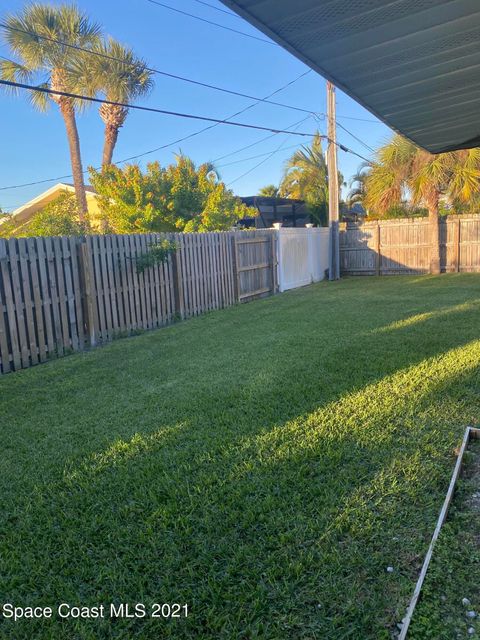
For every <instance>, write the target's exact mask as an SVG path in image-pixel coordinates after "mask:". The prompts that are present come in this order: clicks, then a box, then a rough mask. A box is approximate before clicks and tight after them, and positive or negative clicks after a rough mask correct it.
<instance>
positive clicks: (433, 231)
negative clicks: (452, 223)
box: [428, 194, 441, 275]
mask: <svg viewBox="0 0 480 640" xmlns="http://www.w3.org/2000/svg"><path fill="white" fill-rule="evenodd" d="M438 201H439V196H438V194H435V196H434V197H432V199H431V201H430V202H429V203H428V221H429V223H430V224H429V227H430V247H431V249H430V273H433V274H437V275H438V274H439V273H440V272H441V270H440V216H439V213H438Z"/></svg>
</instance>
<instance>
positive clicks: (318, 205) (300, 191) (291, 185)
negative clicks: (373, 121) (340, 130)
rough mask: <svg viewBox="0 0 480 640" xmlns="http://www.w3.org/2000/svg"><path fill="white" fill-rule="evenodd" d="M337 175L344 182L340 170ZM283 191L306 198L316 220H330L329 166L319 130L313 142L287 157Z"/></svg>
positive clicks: (294, 196)
mask: <svg viewBox="0 0 480 640" xmlns="http://www.w3.org/2000/svg"><path fill="white" fill-rule="evenodd" d="M338 179H339V183H342V182H343V178H342V176H341V175H340V174H339V176H338ZM280 194H281V195H282V196H283V197H286V198H295V199H299V200H305V202H306V203H307V205H308V208H309V211H310V214H311V215H312V217H313V218H315V219H316V220H317V222H319V223H320V224H326V223H327V222H328V170H327V163H326V161H325V157H324V155H323V149H322V138H321V136H320V133H319V132H317V133H316V135H315V137H314V138H313V141H312V144H311V146H306V145H303V146H302V147H301V148H300V149H298V150H297V151H295V153H294V154H293V155H292V157H291V158H290V159H289V160H287V163H286V165H285V173H284V175H283V179H282V182H281V184H280Z"/></svg>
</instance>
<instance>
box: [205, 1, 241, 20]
mask: <svg viewBox="0 0 480 640" xmlns="http://www.w3.org/2000/svg"><path fill="white" fill-rule="evenodd" d="M193 1H194V2H197V3H198V4H203V5H204V6H205V7H210V9H215V11H220V12H221V13H226V14H227V16H230V17H231V18H238V19H239V20H241V19H242V18H240V16H238V15H237V14H236V13H233V12H232V11H227V10H226V9H222V8H221V7H216V6H215V5H213V4H210V3H209V2H205V0H193Z"/></svg>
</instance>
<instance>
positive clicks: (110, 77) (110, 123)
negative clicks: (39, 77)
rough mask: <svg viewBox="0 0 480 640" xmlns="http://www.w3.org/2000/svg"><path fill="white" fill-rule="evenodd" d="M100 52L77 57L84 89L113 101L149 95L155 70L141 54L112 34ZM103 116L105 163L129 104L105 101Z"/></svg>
mask: <svg viewBox="0 0 480 640" xmlns="http://www.w3.org/2000/svg"><path fill="white" fill-rule="evenodd" d="M93 51H94V52H95V53H96V54H99V55H96V56H91V55H85V56H83V57H82V58H80V59H79V60H78V61H77V64H76V66H75V69H74V73H75V75H76V76H77V78H78V82H79V86H80V88H81V90H82V92H84V93H86V94H87V95H90V96H94V95H96V94H97V93H100V94H103V96H104V97H105V98H106V99H107V100H109V101H110V102H122V103H126V102H131V101H132V100H135V99H136V98H139V97H141V96H145V95H147V94H148V93H149V92H150V91H151V90H152V88H153V85H154V83H153V71H150V70H149V69H147V66H146V63H145V62H144V61H143V60H140V58H137V57H136V56H135V54H134V52H133V51H132V50H131V49H129V48H127V47H125V46H123V45H122V44H120V43H119V42H117V41H116V40H113V38H109V39H108V40H104V41H100V42H98V43H96V44H95V45H94V47H93ZM99 113H100V117H101V118H102V120H103V122H104V124H105V136H104V145H103V156H102V166H103V167H106V166H108V165H110V164H112V158H113V151H114V149H115V145H116V143H117V139H118V132H119V130H120V128H121V127H123V125H124V123H125V120H126V118H127V115H128V108H127V107H122V106H120V105H113V104H102V105H101V107H100V109H99Z"/></svg>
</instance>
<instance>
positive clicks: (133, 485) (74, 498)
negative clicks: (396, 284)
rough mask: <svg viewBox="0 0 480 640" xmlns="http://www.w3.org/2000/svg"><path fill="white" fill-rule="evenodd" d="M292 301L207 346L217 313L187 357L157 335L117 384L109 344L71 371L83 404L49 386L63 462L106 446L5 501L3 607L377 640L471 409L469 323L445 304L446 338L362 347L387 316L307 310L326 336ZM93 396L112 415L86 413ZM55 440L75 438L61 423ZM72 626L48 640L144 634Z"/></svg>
mask: <svg viewBox="0 0 480 640" xmlns="http://www.w3.org/2000/svg"><path fill="white" fill-rule="evenodd" d="M322 293H323V291H322ZM304 295H305V294H304ZM303 299H304V298H303V297H302V296H290V297H288V298H286V299H285V302H283V303H282V304H280V305H276V304H274V303H275V302H276V301H271V302H270V301H268V303H267V304H263V305H262V306H259V307H260V309H259V312H257V314H256V322H252V320H251V319H250V320H248V321H247V318H248V314H247V312H246V311H245V310H244V309H240V310H236V311H238V312H239V313H238V314H234V313H233V312H231V311H229V312H228V313H227V312H225V314H223V316H224V320H225V319H226V321H227V323H229V326H228V330H227V332H226V334H225V333H223V334H222V341H220V340H219V335H218V334H219V333H220V331H221V327H219V322H218V321H217V318H216V317H215V316H211V317H209V318H206V319H204V321H207V322H203V323H200V322H197V323H196V325H195V326H194V327H193V328H192V331H193V332H194V333H195V332H196V333H197V336H196V337H197V342H196V343H195V340H193V341H192V336H191V335H190V334H188V333H187V332H186V326H187V325H184V326H183V327H181V328H179V329H177V331H176V332H172V333H171V334H170V335H171V337H172V342H173V343H176V344H173V345H172V344H167V340H166V339H163V340H162V341H161V342H162V344H161V345H158V344H152V342H153V340H145V339H144V338H142V339H141V340H142V342H140V341H138V342H137V345H138V347H139V348H138V350H137V351H135V350H133V349H131V350H130V351H129V352H128V353H127V356H126V357H125V359H124V361H123V363H122V364H123V368H122V369H121V371H119V370H118V369H113V370H112V368H111V362H112V361H114V355H115V353H116V354H117V356H118V353H120V352H119V351H117V345H114V347H115V349H112V350H111V352H110V353H108V352H107V351H104V352H103V354H101V355H102V356H104V357H102V358H99V357H95V358H93V359H92V358H89V357H87V358H86V359H82V360H80V366H81V367H83V368H85V369H86V370H87V371H88V372H89V373H88V374H87V375H86V376H84V377H83V378H82V382H83V383H84V384H85V385H86V387H84V388H82V387H81V384H80V383H79V381H78V380H76V381H73V382H71V381H69V380H67V384H66V388H65V387H63V388H62V389H58V388H54V389H53V393H54V396H55V399H56V402H57V403H58V401H59V398H63V402H64V404H65V403H66V399H67V398H68V394H69V392H71V391H72V386H73V388H75V389H76V391H77V394H78V395H76V396H74V402H73V405H74V408H76V410H77V416H78V419H79V420H80V423H79V424H77V425H76V426H75V428H74V427H73V426H72V433H71V440H72V441H71V442H70V443H69V446H70V447H71V446H72V443H73V444H75V443H76V442H78V440H77V438H78V437H80V439H81V438H82V437H83V438H84V439H87V438H88V435H86V434H88V433H93V430H94V428H95V427H96V428H97V429H98V425H99V424H103V425H105V423H106V425H107V426H108V427H109V428H111V431H110V432H109V431H108V429H107V431H106V432H105V433H102V434H101V436H100V438H99V437H98V436H96V438H95V439H94V443H95V447H94V449H95V448H96V452H95V450H94V451H93V452H92V453H91V455H88V448H87V451H85V448H84V449H83V451H84V453H83V454H82V455H81V456H79V457H78V458H77V459H75V458H72V459H70V460H69V461H68V464H67V466H66V468H65V458H66V457H68V455H69V453H70V451H69V449H68V447H67V449H65V445H62V446H63V448H62V450H61V451H60V452H59V458H58V459H59V460H63V465H62V468H64V473H63V474H58V473H55V472H53V473H52V472H51V473H50V475H49V476H48V478H46V479H45V480H43V481H42V479H41V478H40V477H38V475H37V476H36V477H35V474H34V477H35V483H34V484H35V487H34V489H33V490H32V491H31V492H30V493H28V495H26V496H25V495H22V493H19V494H17V495H16V496H15V499H16V502H13V497H12V502H10V504H9V508H8V509H6V510H5V511H4V516H6V518H7V522H6V523H5V528H4V538H3V543H2V564H4V567H3V569H2V583H3V584H2V589H1V592H2V594H5V595H6V596H7V597H6V599H16V600H23V601H25V599H28V598H29V599H31V598H32V597H33V596H34V595H35V594H36V595H37V597H38V598H41V599H42V601H45V600H47V601H48V602H50V603H54V602H58V601H69V600H71V601H74V602H79V601H82V602H86V603H94V602H96V601H103V602H109V601H111V600H117V599H118V600H121V601H130V602H133V601H141V600H145V601H151V600H156V599H159V600H160V601H165V602H171V601H181V602H184V601H186V602H189V603H190V605H191V610H192V614H191V618H190V619H188V620H187V621H181V622H176V623H175V622H174V623H162V625H163V626H162V627H161V633H162V634H163V635H162V637H172V638H224V639H225V640H227V639H228V640H229V639H230V638H272V639H273V638H275V639H276V638H322V640H323V639H329V638H332V640H333V639H334V638H335V640H337V638H352V639H353V638H355V639H357V638H360V637H361V638H362V639H365V640H366V639H368V638H372V639H373V638H375V639H378V638H382V637H385V638H387V637H389V631H388V628H389V626H390V625H391V624H392V623H393V622H394V621H395V619H398V617H397V616H398V610H397V607H396V603H397V602H398V601H401V599H402V598H403V597H405V596H407V595H409V593H410V588H411V580H412V576H413V574H414V571H415V569H416V566H417V564H418V557H419V556H420V554H421V552H422V551H423V545H424V542H425V536H426V535H428V533H429V532H430V528H431V523H432V522H433V521H434V519H435V517H436V514H437V511H438V505H439V503H440V501H441V496H442V495H443V494H444V490H445V487H444V481H445V478H446V476H447V475H448V472H449V470H450V462H451V450H452V447H453V445H454V443H455V440H456V436H457V434H458V433H459V431H460V429H461V428H462V427H463V424H464V422H465V420H467V419H468V418H469V416H470V412H472V413H473V412H474V407H475V403H476V400H475V399H474V398H475V391H476V388H477V386H478V379H477V367H478V365H479V362H480V348H479V345H478V344H477V343H476V342H472V340H473V339H474V338H475V334H476V330H475V324H474V323H475V322H476V321H477V312H476V309H475V308H471V307H470V306H468V305H467V306H463V307H461V308H456V309H455V306H457V305H458V304H462V302H461V301H453V303H452V307H453V309H452V310H451V312H450V313H448V314H447V316H448V322H445V317H446V316H445V314H443V313H440V314H436V313H434V314H433V315H430V316H429V317H428V318H427V319H425V320H423V321H422V322H421V323H416V324H415V325H414V326H413V325H412V324H411V323H410V324H407V325H405V326H398V327H395V330H393V331H392V330H390V331H389V332H388V334H387V333H385V332H383V333H378V332H377V333H376V334H372V329H375V328H381V327H385V326H386V325H389V324H390V325H391V323H392V322H393V321H394V317H395V315H396V316H397V317H398V315H399V313H398V307H397V308H396V309H393V310H392V313H391V316H393V317H392V318H391V317H385V315H382V317H378V319H377V318H376V317H375V314H374V313H373V314H372V310H371V308H370V309H367V308H364V313H365V315H364V316H362V315H361V311H362V308H361V307H360V308H354V309H351V308H348V309H346V308H344V309H343V311H344V313H343V316H340V314H339V312H341V311H342V308H341V305H340V308H339V305H338V304H337V308H336V309H335V312H329V311H325V310H323V311H322V314H323V318H324V319H326V320H330V319H336V320H337V327H336V332H334V331H329V332H324V333H323V334H322V333H321V328H320V327H315V326H313V327H312V325H311V322H312V317H314V313H315V305H313V309H312V308H310V312H311V316H310V318H308V320H309V322H306V321H305V319H304V318H303V316H302V311H303V312H305V306H306V305H305V303H304V302H303V303H302V300H303ZM299 301H300V302H301V303H302V304H303V309H302V308H301V307H302V304H300V305H299V304H298V302H299ZM322 302H323V301H320V302H319V303H318V304H319V306H320V305H321V304H322ZM370 302H372V301H370ZM416 304H417V305H418V302H417V303H416ZM437 305H438V302H437ZM278 307H280V311H281V312H283V314H284V315H283V318H282V319H280V320H278V321H277V322H275V323H274V326H273V327H271V322H268V321H269V320H271V311H272V309H275V308H277V309H278ZM310 307H311V305H310ZM424 307H427V308H428V304H424ZM292 309H293V311H292ZM359 312H360V317H357V314H358V313H359ZM427 312H428V311H424V313H427ZM367 313H368V314H369V315H368V316H367V315H366V314H367ZM269 314H270V315H269ZM388 315H389V314H387V316H388ZM238 316H240V318H238ZM262 316H264V317H263V318H262ZM355 318H356V320H357V321H356V324H354V323H353V322H352V321H353V320H354V319H355ZM202 324H203V326H204V330H205V333H206V334H203V333H201V335H202V340H201V341H200V342H199V341H198V338H199V330H200V327H201V325H202ZM372 325H373V327H372ZM269 326H270V327H271V330H270V331H269V330H268V329H269ZM350 327H352V328H351V329H350ZM253 329H255V330H256V332H257V335H256V337H255V339H254V340H252V343H253V344H252V343H249V342H248V340H247V338H248V336H249V332H251V331H252V330H253ZM300 330H302V331H300ZM335 334H337V335H336V338H337V339H336V340H334V338H335ZM225 336H227V337H228V341H226V340H225ZM181 342H182V343H185V342H186V343H187V344H186V353H183V352H182V353H181V354H180V356H179V355H178V352H177V349H178V344H179V343H181ZM189 343H190V344H189ZM149 344H150V345H151V347H152V348H151V350H150V351H147V345H149ZM194 344H196V350H195V349H194ZM184 347H185V345H184ZM207 355H208V356H209V358H208V359H207ZM162 356H163V357H164V362H165V363H167V366H166V367H161V368H160V370H159V367H158V362H159V361H158V358H160V357H162ZM427 359H429V360H427ZM105 360H106V361H107V362H105ZM92 363H93V364H94V365H96V367H94V366H92ZM132 371H135V372H136V375H134V374H133V373H132ZM93 373H95V382H93V381H91V380H90V379H89V376H90V375H93ZM162 374H163V377H162ZM107 380H109V381H110V387H109V388H106V389H105V395H106V396H107V405H106V406H104V405H103V404H100V403H99V402H98V401H97V400H96V401H95V402H94V403H93V402H92V400H91V399H90V403H89V402H88V393H89V392H90V393H91V391H92V388H93V386H94V384H96V385H99V384H102V383H103V382H104V381H107ZM229 383H230V384H229ZM122 390H123V395H122ZM110 398H112V399H113V398H115V400H116V404H114V405H111V404H110ZM103 400H105V398H103ZM62 406H63V405H62ZM79 407H81V408H82V411H79ZM83 407H84V408H83ZM62 411H63V414H62V418H63V419H64V420H65V418H67V417H68V416H69V415H70V411H69V410H68V409H66V408H63V409H62ZM45 419H46V416H40V420H41V421H43V420H45ZM55 419H56V420H57V421H58V420H59V418H58V416H57V417H56V418H54V420H55ZM42 424H43V423H42ZM45 427H46V425H45ZM60 427H63V431H62V430H61V429H60ZM80 427H83V428H84V429H83V430H82V429H81V428H80ZM40 430H41V429H40ZM78 431H81V433H80V436H79V435H78ZM62 433H63V434H65V433H66V434H67V439H68V438H70V432H69V431H68V428H67V427H66V426H65V423H64V422H63V423H61V424H60V423H59V426H58V427H57V431H56V438H57V439H58V438H59V437H61V435H62ZM135 433H137V435H134V434H135ZM114 434H116V436H115V435H114ZM112 440H114V442H112ZM47 442H48V439H47ZM103 442H104V443H105V444H104V446H103V447H102V443H103ZM52 456H53V459H54V461H55V460H56V458H55V454H54V453H53V452H52ZM27 459H28V456H26V457H25V460H23V461H22V463H23V464H26V463H27ZM23 482H24V483H25V486H26V487H28V486H29V481H28V480H27V481H25V480H24V481H23ZM394 538H397V540H394ZM387 564H388V565H390V564H392V565H394V567H395V573H394V574H392V575H390V574H387V573H386V572H385V568H386V566H387ZM402 613H403V611H402ZM68 625H69V626H65V627H62V628H60V629H58V628H57V627H56V630H55V633H56V635H55V637H56V638H57V637H58V638H63V637H65V638H67V637H68V638H71V637H72V633H75V634H76V635H75V636H74V637H78V638H82V639H83V638H94V637H95V638H97V637H106V638H107V637H115V638H122V637H125V638H130V637H135V634H137V635H138V637H141V638H156V637H158V633H159V623H158V621H152V620H150V619H147V620H139V621H121V622H117V623H115V624H114V625H111V624H109V623H108V621H100V622H98V621H90V622H89V621H84V622H79V623H74V622H72V623H68ZM15 629H16V633H17V635H16V636H15V635H12V636H11V637H19V638H20V637H32V636H31V635H30V636H28V635H27V634H28V633H31V632H32V629H34V630H35V633H37V634H38V636H37V637H45V638H48V637H50V636H49V635H48V634H49V633H51V628H50V627H49V626H48V624H43V625H42V624H39V625H36V626H29V627H28V626H17V627H16V628H15ZM21 634H24V635H21ZM62 634H63V635H62Z"/></svg>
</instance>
